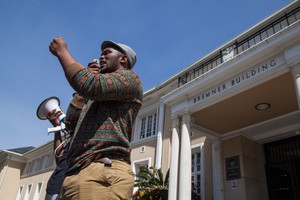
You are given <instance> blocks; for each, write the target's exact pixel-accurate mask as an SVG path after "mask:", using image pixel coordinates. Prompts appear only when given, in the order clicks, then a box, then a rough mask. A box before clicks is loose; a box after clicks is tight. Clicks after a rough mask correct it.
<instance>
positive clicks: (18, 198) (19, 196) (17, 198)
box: [16, 185, 23, 200]
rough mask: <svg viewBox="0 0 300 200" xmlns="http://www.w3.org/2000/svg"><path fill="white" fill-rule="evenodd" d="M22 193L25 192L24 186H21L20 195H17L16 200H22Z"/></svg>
mask: <svg viewBox="0 0 300 200" xmlns="http://www.w3.org/2000/svg"><path fill="white" fill-rule="evenodd" d="M22 192H23V185H21V186H20V187H19V190H18V194H17V197H16V200H20V199H21V195H22Z"/></svg>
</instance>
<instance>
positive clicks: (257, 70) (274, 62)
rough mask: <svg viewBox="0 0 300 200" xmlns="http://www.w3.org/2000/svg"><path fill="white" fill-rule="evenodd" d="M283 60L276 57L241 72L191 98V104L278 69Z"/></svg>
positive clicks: (280, 57) (281, 57)
mask: <svg viewBox="0 0 300 200" xmlns="http://www.w3.org/2000/svg"><path fill="white" fill-rule="evenodd" d="M284 62H285V60H284V57H283V56H279V57H276V58H274V59H270V60H268V61H266V62H265V63H263V64H260V65H257V66H255V67H253V68H251V69H249V70H248V71H246V72H243V73H241V74H239V75H238V76H235V77H233V78H231V79H229V80H227V81H225V82H224V83H221V84H219V85H216V86H215V87H212V88H210V89H208V90H206V91H204V92H201V93H200V94H198V95H196V96H195V97H194V98H193V103H198V102H201V101H203V100H206V99H208V98H210V97H213V96H214V95H216V94H219V93H221V92H223V91H225V90H228V89H230V88H233V87H235V86H238V85H239V84H241V83H244V82H245V81H248V80H250V79H252V78H254V77H257V76H260V75H261V74H264V73H266V72H268V71H270V70H274V69H275V68H279V67H280V66H282V64H284Z"/></svg>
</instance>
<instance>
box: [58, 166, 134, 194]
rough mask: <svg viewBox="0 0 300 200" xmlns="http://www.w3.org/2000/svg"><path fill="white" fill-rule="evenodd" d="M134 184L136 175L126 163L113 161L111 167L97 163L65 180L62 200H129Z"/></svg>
mask: <svg viewBox="0 0 300 200" xmlns="http://www.w3.org/2000/svg"><path fill="white" fill-rule="evenodd" d="M133 183H134V174H133V173H132V171H131V167H130V165H129V164H127V163H126V162H123V161H119V160H112V164H111V166H109V165H105V164H103V163H98V162H95V163H91V164H90V165H89V166H88V167H86V168H85V169H83V170H81V171H80V172H79V173H78V174H75V175H72V176H67V177H66V178H65V180H64V183H63V186H62V190H61V194H60V199H63V200H69V199H70V200H75V199H76V200H95V199H97V200H120V199H122V200H129V199H131V196H132V192H133Z"/></svg>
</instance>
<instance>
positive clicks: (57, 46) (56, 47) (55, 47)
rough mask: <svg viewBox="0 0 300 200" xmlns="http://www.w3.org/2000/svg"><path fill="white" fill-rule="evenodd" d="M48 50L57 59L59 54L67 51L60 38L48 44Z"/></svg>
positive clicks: (63, 41)
mask: <svg viewBox="0 0 300 200" xmlns="http://www.w3.org/2000/svg"><path fill="white" fill-rule="evenodd" d="M49 50H50V52H51V53H52V54H53V55H54V56H57V57H58V56H59V55H60V54H62V53H64V52H65V51H67V50H68V48H67V43H66V42H65V40H64V39H63V38H62V37H60V36H59V37H56V38H54V39H53V40H52V42H51V43H50V45H49Z"/></svg>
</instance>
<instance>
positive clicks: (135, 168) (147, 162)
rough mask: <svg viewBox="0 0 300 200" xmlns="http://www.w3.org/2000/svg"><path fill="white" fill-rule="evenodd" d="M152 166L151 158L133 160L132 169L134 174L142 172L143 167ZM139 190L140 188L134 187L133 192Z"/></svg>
mask: <svg viewBox="0 0 300 200" xmlns="http://www.w3.org/2000/svg"><path fill="white" fill-rule="evenodd" d="M150 166H151V158H145V159H142V160H136V161H133V162H132V171H133V173H134V174H138V173H139V172H140V168H141V167H147V168H149V167H150ZM135 178H136V177H135ZM137 190H138V188H137V187H134V189H133V192H136V191H137Z"/></svg>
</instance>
